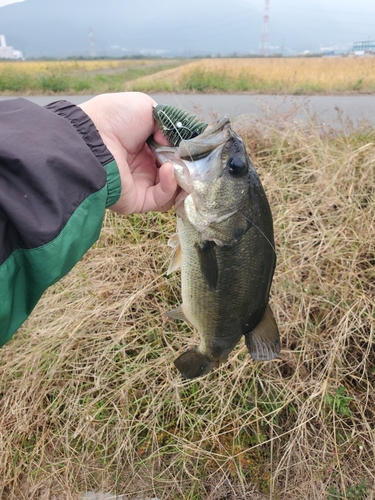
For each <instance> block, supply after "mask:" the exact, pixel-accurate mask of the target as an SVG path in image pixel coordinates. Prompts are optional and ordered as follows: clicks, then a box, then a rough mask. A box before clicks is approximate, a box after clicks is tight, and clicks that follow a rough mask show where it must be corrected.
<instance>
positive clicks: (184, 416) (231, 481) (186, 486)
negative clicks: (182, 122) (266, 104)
mask: <svg viewBox="0 0 375 500" xmlns="http://www.w3.org/2000/svg"><path fill="white" fill-rule="evenodd" d="M240 132H241V134H242V135H243V137H244V138H245V140H246V141H247V144H248V146H249V149H250V151H251V155H252V158H253V160H254V163H255V165H256V167H257V169H258V171H259V173H260V175H261V177H262V179H263V182H264V186H265V189H266V192H267V194H268V197H269V200H270V203H271V206H272V209H273V213H274V222H275V233H276V240H277V253H278V266H277V271H276V275H275V279H274V285H273V289H272V299H271V302H272V307H273V310H274V311H275V314H276V316H277V318H278V323H279V325H280V330H281V334H282V345H283V349H282V353H281V356H280V359H279V360H277V361H274V362H269V363H264V364H255V363H254V362H253V361H252V360H251V359H250V357H249V355H248V354H247V353H246V349H245V347H244V345H243V344H241V345H239V346H238V347H237V349H236V350H235V351H234V352H233V353H232V354H231V356H230V359H229V360H228V362H227V363H226V364H224V365H223V366H222V367H221V368H220V369H218V370H216V371H214V372H212V373H211V374H209V375H208V376H206V377H204V378H202V379H200V380H198V381H182V380H181V379H180V377H179V375H178V373H177V372H176V370H175V369H174V366H173V360H174V359H175V357H176V355H177V354H178V353H180V352H181V351H182V350H184V349H186V347H187V346H189V345H192V344H196V342H197V338H196V333H195V332H191V331H190V329H189V328H188V327H187V326H185V325H183V324H181V323H177V322H175V323H174V322H172V321H169V320H167V319H165V318H163V317H162V313H163V312H165V311H166V310H168V309H169V308H171V307H172V306H173V304H174V303H176V302H178V300H179V286H178V283H179V278H178V275H175V276H172V277H171V278H167V277H166V275H165V271H166V269H167V266H168V256H169V250H168V249H167V247H166V239H167V236H168V234H170V233H171V232H173V230H174V220H173V216H172V215H170V214H164V215H152V214H150V215H147V216H132V217H129V218H127V219H125V218H121V217H117V216H114V215H112V214H108V215H107V218H106V221H105V224H104V229H103V232H102V236H101V239H100V240H99V242H98V244H97V245H96V246H95V247H94V248H92V249H91V250H90V251H89V252H88V253H87V254H86V256H85V257H84V258H83V259H82V261H81V262H80V263H79V264H78V265H77V266H76V267H75V268H74V270H73V271H72V272H71V273H70V274H69V275H68V276H67V277H66V278H65V279H63V280H62V281H61V282H59V283H57V284H56V285H55V286H54V287H52V288H51V289H50V290H49V291H48V292H47V293H46V294H45V296H44V297H43V299H42V300H41V302H40V303H39V305H38V306H37V308H36V310H35V311H34V312H33V314H32V316H31V317H30V318H29V320H28V321H27V323H26V324H25V325H24V326H23V328H22V329H21V330H20V331H19V332H18V333H17V334H16V335H15V337H14V338H13V339H12V341H10V342H9V343H8V344H7V345H6V346H4V348H2V350H1V351H0V393H1V400H0V450H1V451H0V478H1V481H0V497H1V498H6V499H9V500H13V499H17V500H20V499H29V498H37V499H42V498H56V499H60V498H63V499H71V498H77V496H78V493H79V492H82V491H86V490H99V489H100V490H102V491H112V492H115V491H116V492H118V493H119V494H123V495H129V497H131V496H132V495H135V493H138V494H143V495H144V496H153V495H157V496H158V497H159V498H162V499H163V500H164V499H166V500H170V499H189V500H193V499H195V500H201V499H207V500H224V499H227V500H230V499H250V500H251V499H253V500H255V499H256V500H259V499H260V498H269V499H275V500H276V499H288V500H301V499H302V498H303V499H308V500H341V499H344V498H348V499H356V500H364V499H367V500H369V499H374V498H375V496H374V493H373V492H374V486H375V481H374V479H375V460H374V456H375V431H374V428H375V395H374V390H373V387H374V385H375V370H374V365H375V351H374V323H375V220H374V214H375V172H374V169H375V133H374V131H373V130H367V129H365V128H363V129H362V130H350V126H349V127H347V128H346V130H345V131H342V132H341V133H337V132H333V131H330V130H326V131H322V130H319V129H318V128H317V127H316V126H315V125H314V123H311V124H310V125H309V126H306V127H304V129H302V128H298V127H297V126H296V125H292V124H290V125H288V124H287V123H285V122H284V121H283V120H280V121H279V122H278V121H271V120H270V119H267V120H266V121H265V122H263V123H259V124H252V125H251V127H250V126H249V125H247V126H246V128H243V129H242V130H240ZM254 488H256V489H257V490H258V491H259V493H255V492H254ZM53 495H55V497H53Z"/></svg>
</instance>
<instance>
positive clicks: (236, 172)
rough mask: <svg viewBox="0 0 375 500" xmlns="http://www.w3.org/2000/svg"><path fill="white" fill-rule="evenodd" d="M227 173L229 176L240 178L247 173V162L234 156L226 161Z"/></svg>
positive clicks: (240, 157)
mask: <svg viewBox="0 0 375 500" xmlns="http://www.w3.org/2000/svg"><path fill="white" fill-rule="evenodd" d="M227 166H228V171H229V173H230V174H231V175H233V176H236V177H240V176H242V175H245V174H246V173H247V162H246V159H245V158H244V157H242V156H234V157H232V158H229V160H228V161H227Z"/></svg>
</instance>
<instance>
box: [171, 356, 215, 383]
mask: <svg viewBox="0 0 375 500" xmlns="http://www.w3.org/2000/svg"><path fill="white" fill-rule="evenodd" d="M174 365H175V367H176V368H177V370H178V371H179V372H180V373H181V375H182V376H183V378H186V379H193V378H197V377H201V376H203V375H206V374H207V373H209V372H210V371H211V370H212V369H213V368H216V367H217V366H219V361H218V360H212V359H211V358H209V357H208V356H207V355H205V354H202V353H201V352H199V351H198V349H190V350H189V351H186V352H184V353H183V354H181V355H180V356H179V357H178V358H177V359H176V360H175V362H174Z"/></svg>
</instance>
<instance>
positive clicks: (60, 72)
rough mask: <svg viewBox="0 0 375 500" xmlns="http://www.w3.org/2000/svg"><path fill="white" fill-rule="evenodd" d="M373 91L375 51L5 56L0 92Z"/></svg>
mask: <svg viewBox="0 0 375 500" xmlns="http://www.w3.org/2000/svg"><path fill="white" fill-rule="evenodd" d="M123 90H141V91H145V92H252V93H271V94H272V93H278V94H295V95H299V94H322V93H372V92H374V91H375V58H374V57H363V58H353V57H341V58H291V59H287V58H265V59H256V58H254V59H221V58H219V59H202V60H196V61H188V60H184V59H180V60H169V59H166V60H161V59H160V60H159V59H153V60H135V59H132V60H114V61H110V60H103V61H96V60H91V61H50V62H43V61H34V62H31V61H20V62H9V61H8V62H0V93H6V94H14V93H46V94H58V93H64V94H69V93H81V94H93V93H102V92H116V91H123Z"/></svg>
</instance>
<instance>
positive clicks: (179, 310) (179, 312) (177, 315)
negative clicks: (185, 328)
mask: <svg viewBox="0 0 375 500" xmlns="http://www.w3.org/2000/svg"><path fill="white" fill-rule="evenodd" d="M164 316H168V318H172V319H179V320H181V321H186V323H190V321H189V320H188V319H187V317H186V316H185V312H184V305H183V304H180V305H179V306H177V307H176V308H175V309H172V310H171V311H168V312H166V313H164Z"/></svg>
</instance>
